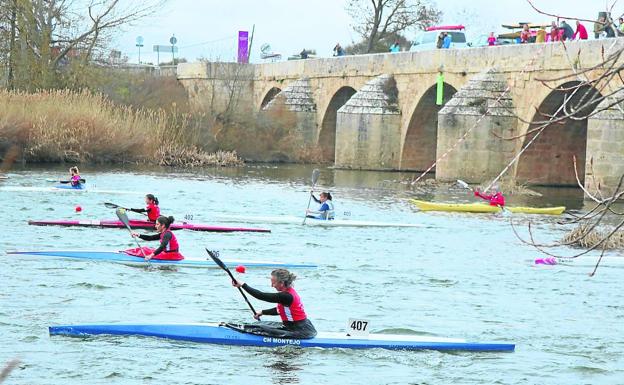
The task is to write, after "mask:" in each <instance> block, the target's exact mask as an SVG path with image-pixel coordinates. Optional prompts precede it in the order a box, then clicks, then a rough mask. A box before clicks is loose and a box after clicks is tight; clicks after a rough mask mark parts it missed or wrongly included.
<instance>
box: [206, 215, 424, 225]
mask: <svg viewBox="0 0 624 385" xmlns="http://www.w3.org/2000/svg"><path fill="white" fill-rule="evenodd" d="M216 219H217V220H219V221H220V222H241V223H279V224H297V225H301V224H303V217H295V216H288V215H285V216H272V217H271V216H266V217H248V216H242V215H240V216H239V215H227V216H218V217H217V218H216ZM305 225H306V226H325V227H426V226H424V225H422V224H419V223H389V222H371V221H354V220H348V219H331V220H325V219H314V218H307V219H306V221H305Z"/></svg>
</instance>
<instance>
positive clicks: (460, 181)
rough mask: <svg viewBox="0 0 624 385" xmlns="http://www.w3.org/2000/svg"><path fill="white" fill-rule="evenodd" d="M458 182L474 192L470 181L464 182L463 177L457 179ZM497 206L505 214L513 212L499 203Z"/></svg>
mask: <svg viewBox="0 0 624 385" xmlns="http://www.w3.org/2000/svg"><path fill="white" fill-rule="evenodd" d="M457 184H458V185H460V186H461V187H463V188H465V189H468V190H470V191H472V192H474V189H473V188H472V187H470V185H469V184H468V183H466V182H464V181H463V180H461V179H457ZM497 206H498V207H499V208H500V209H501V210H502V211H503V213H505V214H510V213H511V211H509V210H507V209H506V208H505V206H501V205H497Z"/></svg>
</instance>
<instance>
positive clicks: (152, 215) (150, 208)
mask: <svg viewBox="0 0 624 385" xmlns="http://www.w3.org/2000/svg"><path fill="white" fill-rule="evenodd" d="M145 209H146V210H147V219H149V220H150V221H152V222H156V219H158V217H159V216H160V207H158V205H156V204H154V203H150V204H148V205H147V207H146V208H145Z"/></svg>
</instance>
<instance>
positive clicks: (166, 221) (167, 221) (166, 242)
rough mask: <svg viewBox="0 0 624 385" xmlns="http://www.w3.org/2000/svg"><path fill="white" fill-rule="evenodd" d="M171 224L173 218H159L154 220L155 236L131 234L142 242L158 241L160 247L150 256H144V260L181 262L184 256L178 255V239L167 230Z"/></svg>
mask: <svg viewBox="0 0 624 385" xmlns="http://www.w3.org/2000/svg"><path fill="white" fill-rule="evenodd" d="M172 223H173V217H165V216H162V215H161V216H160V217H158V219H157V220H156V223H155V224H154V227H155V228H156V232H157V233H156V234H150V235H148V234H138V233H132V237H134V238H141V239H143V240H144V241H158V240H160V245H159V246H158V248H157V249H156V250H154V251H152V252H151V253H150V254H148V255H146V256H145V260H147V261H149V260H150V259H152V258H153V259H158V260H168V261H181V260H183V259H184V256H183V255H182V254H180V245H179V244H178V239H177V238H176V236H175V235H173V232H172V231H171V230H169V226H171V224H172Z"/></svg>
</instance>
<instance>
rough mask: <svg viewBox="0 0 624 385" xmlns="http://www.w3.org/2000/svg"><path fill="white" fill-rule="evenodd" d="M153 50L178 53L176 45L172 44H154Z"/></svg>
mask: <svg viewBox="0 0 624 385" xmlns="http://www.w3.org/2000/svg"><path fill="white" fill-rule="evenodd" d="M154 52H166V53H178V47H176V46H173V45H155V46H154Z"/></svg>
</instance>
